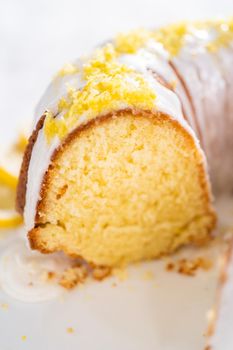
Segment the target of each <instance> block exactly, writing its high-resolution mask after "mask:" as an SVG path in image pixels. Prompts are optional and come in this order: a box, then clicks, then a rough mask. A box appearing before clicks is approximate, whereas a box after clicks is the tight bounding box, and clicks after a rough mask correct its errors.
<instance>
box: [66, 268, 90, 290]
mask: <svg viewBox="0 0 233 350" xmlns="http://www.w3.org/2000/svg"><path fill="white" fill-rule="evenodd" d="M87 276H88V270H87V267H86V266H85V265H82V266H77V267H70V268H68V269H66V270H65V271H64V272H63V274H62V276H61V278H60V281H59V284H60V285H61V286H62V287H64V288H66V289H72V288H74V287H75V286H76V285H77V284H80V283H83V282H84V281H85V279H86V278H87Z"/></svg>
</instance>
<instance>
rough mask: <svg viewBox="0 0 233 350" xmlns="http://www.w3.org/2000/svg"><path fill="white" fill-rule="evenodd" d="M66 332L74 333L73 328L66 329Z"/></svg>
mask: <svg viewBox="0 0 233 350" xmlns="http://www.w3.org/2000/svg"><path fill="white" fill-rule="evenodd" d="M66 331H67V333H74V329H73V327H68V328H67V329H66Z"/></svg>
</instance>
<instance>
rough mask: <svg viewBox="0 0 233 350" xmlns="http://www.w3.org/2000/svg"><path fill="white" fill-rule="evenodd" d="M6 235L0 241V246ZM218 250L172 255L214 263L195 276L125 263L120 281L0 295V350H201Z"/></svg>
mask: <svg viewBox="0 0 233 350" xmlns="http://www.w3.org/2000/svg"><path fill="white" fill-rule="evenodd" d="M227 208H228V207H227ZM227 210H228V209H227ZM228 214H231V211H229V210H228ZM221 218H223V216H221ZM227 220H228V219H225V220H224V222H225V224H226V225H228V224H229V222H227ZM224 222H222V223H221V226H223V224H224ZM11 240H12V238H11V236H10V235H8V237H7V238H5V239H2V240H1V247H2V248H1V249H2V250H4V247H5V246H7V245H9V244H10V241H11ZM222 250H223V245H221V244H219V245H218V244H212V245H211V246H209V247H206V248H202V249H201V250H200V249H193V248H186V249H183V250H182V251H181V252H179V253H178V254H176V255H175V256H173V258H172V259H176V258H177V257H181V256H182V257H188V258H191V257H194V256H202V257H203V256H205V257H211V258H212V260H213V261H214V267H213V268H212V269H210V270H209V271H199V272H198V273H197V275H196V276H195V277H187V276H182V275H179V274H178V273H175V272H167V271H165V266H166V263H167V261H168V260H170V258H169V259H165V260H160V261H154V262H149V263H143V264H139V265H136V266H132V267H130V268H128V269H127V271H128V278H127V279H126V280H125V281H119V280H118V278H117V277H112V278H109V279H107V280H105V281H103V282H94V281H89V282H88V283H86V284H85V285H84V286H82V287H77V288H76V289H75V290H73V291H70V292H66V291H64V295H63V296H62V297H59V298H58V299H57V300H53V301H50V302H44V303H37V304H29V303H22V302H19V301H16V300H14V299H11V298H10V297H8V296H7V295H5V294H4V293H3V292H0V341H1V349H2V350H15V349H17V350H21V349H30V350H32V349H33V350H41V349H46V350H47V349H49V350H53V349H54V350H55V349H56V350H63V349H69V350H76V349H82V350H83V349H85V350H92V349H95V350H119V349H121V350H144V349H148V350H150V349H156V350H203V348H204V345H205V341H206V338H205V332H206V327H207V319H206V315H207V312H208V310H209V309H210V308H211V306H212V305H213V303H214V298H215V290H216V282H217V275H218V257H219V256H220V252H221V251H222ZM151 275H152V277H151V278H148V276H151ZM115 283H116V286H114V284H115ZM4 304H7V305H8V308H7V307H6V305H4ZM70 327H71V328H72V329H73V333H69V332H68V331H67V329H68V328H70ZM22 336H26V340H23V339H22Z"/></svg>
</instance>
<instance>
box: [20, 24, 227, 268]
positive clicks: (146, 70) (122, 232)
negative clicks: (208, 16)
mask: <svg viewBox="0 0 233 350" xmlns="http://www.w3.org/2000/svg"><path fill="white" fill-rule="evenodd" d="M232 33H233V23H232V22H231V21H215V22H205V23H204V22H203V23H182V24H178V25H171V26H168V27H165V28H162V29H160V30H156V31H146V30H140V31H135V32H132V33H129V34H127V35H119V36H118V37H117V38H116V39H114V40H113V41H112V42H110V43H107V44H106V45H104V46H103V47H101V48H99V49H97V50H96V51H95V52H94V53H93V54H92V55H91V56H89V57H83V58H81V59H80V60H78V61H76V62H74V63H73V64H70V65H67V66H65V67H64V69H62V70H61V71H60V72H59V73H58V75H57V76H56V77H55V79H54V80H53V81H52V83H51V85H50V86H49V87H48V89H47V91H46V92H45V94H44V96H43V97H42V99H41V102H40V103H39V105H38V108H37V111H36V121H35V127H34V131H33V132H32V135H31V137H30V141H29V144H28V147H27V149H26V151H25V155H24V160H23V163H22V168H21V174H20V179H19V184H18V195H17V208H18V210H19V212H20V213H21V214H23V216H24V221H25V225H26V229H27V231H28V238H29V241H30V245H31V247H32V248H33V249H38V250H40V251H41V252H44V253H50V252H54V251H64V252H65V253H67V254H69V255H71V256H74V257H76V256H78V257H82V258H84V259H85V260H86V261H88V262H91V263H94V264H96V265H105V266H117V265H120V264H124V263H129V262H134V261H139V260H142V259H152V258H155V257H159V256H161V255H163V254H168V253H170V252H172V251H174V250H175V249H177V248H178V247H180V246H182V245H184V244H188V243H196V244H202V243H204V242H206V241H208V239H209V238H210V234H211V231H212V229H213V228H214V226H215V213H214V210H213V208H212V199H211V189H210V184H209V177H208V172H207V166H206V158H205V155H204V152H203V151H202V150H204V151H205V153H206V156H207V160H208V166H209V172H210V178H211V180H212V183H213V186H214V188H215V189H216V191H218V190H220V189H222V188H232V166H233V157H232V154H231V153H230V155H229V149H230V147H232V146H233V139H232V137H231V128H232V126H233V118H232V113H231V112H232V110H233V105H232V103H233V102H232V99H231V96H232V92H233V84H232V81H233V76H232V74H233V73H232V70H231V66H232V57H233V54H232V38H233V35H232ZM219 135H220V137H219ZM223 135H224V137H223ZM198 140H200V144H201V145H199V141H198ZM223 155H224V157H225V159H224V162H223V159H222V158H223Z"/></svg>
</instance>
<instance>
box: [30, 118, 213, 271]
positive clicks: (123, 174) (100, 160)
mask: <svg viewBox="0 0 233 350" xmlns="http://www.w3.org/2000/svg"><path fill="white" fill-rule="evenodd" d="M201 164H202V159H201V156H200V153H199V151H198V150H197V148H196V146H195V145H194V141H193V139H192V137H191V136H190V135H189V134H188V133H187V132H186V131H184V130H183V129H182V128H181V127H180V126H179V124H178V123H177V122H175V121H172V120H171V119H169V118H168V117H166V116H162V115H159V114H158V115H157V116H152V115H151V116H150V115H146V116H145V115H138V116H135V115H132V114H131V113H125V114H124V115H121V116H118V117H112V118H108V119H106V120H105V121H103V122H101V123H99V124H98V125H94V127H90V128H86V129H85V130H83V131H82V132H81V133H80V135H78V136H77V137H75V138H74V139H73V140H72V141H71V142H70V144H69V146H67V147H65V148H64V151H63V152H61V153H60V155H59V156H58V157H57V159H56V160H55V161H54V162H53V169H52V170H51V171H50V177H49V181H48V188H47V190H46V192H45V195H44V199H43V202H42V205H41V207H40V212H39V219H38V221H39V223H37V225H36V228H35V229H34V230H32V231H31V233H29V236H30V238H31V244H32V246H34V248H37V249H40V250H41V251H44V252H46V251H55V250H64V251H65V252H66V253H68V254H70V255H74V256H79V255H80V256H85V259H86V260H87V261H89V262H92V263H95V264H98V265H106V266H117V265H121V264H125V263H129V262H134V261H139V260H142V259H151V258H154V257H158V256H160V255H161V254H164V253H166V254H167V253H169V252H171V251H173V250H174V249H176V247H178V246H180V245H181V244H186V243H188V242H197V243H199V242H200V243H202V242H203V241H205V240H206V239H208V237H209V230H210V228H211V227H212V226H213V224H214V220H215V219H214V214H213V213H212V210H211V208H210V207H209V198H208V194H207V188H206V186H207V185H206V182H205V181H206V179H205V177H204V171H203V169H202V165H201Z"/></svg>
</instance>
